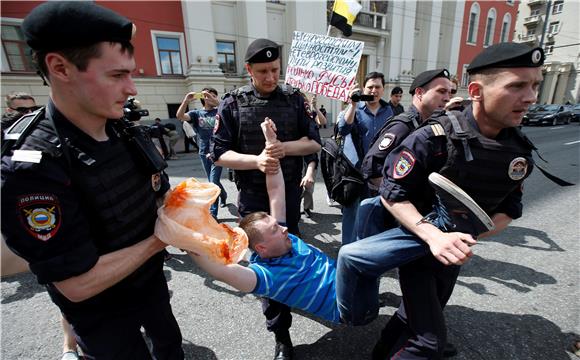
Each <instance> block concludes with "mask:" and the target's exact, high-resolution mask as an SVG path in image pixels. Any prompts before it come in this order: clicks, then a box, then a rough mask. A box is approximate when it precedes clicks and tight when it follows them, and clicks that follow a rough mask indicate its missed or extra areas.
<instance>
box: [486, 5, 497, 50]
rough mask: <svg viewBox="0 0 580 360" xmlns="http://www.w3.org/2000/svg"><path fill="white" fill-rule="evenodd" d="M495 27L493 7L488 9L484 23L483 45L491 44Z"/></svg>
mask: <svg viewBox="0 0 580 360" xmlns="http://www.w3.org/2000/svg"><path fill="white" fill-rule="evenodd" d="M494 29H495V9H494V8H491V9H489V11H488V13H487V22H486V24H485V40H483V46H490V45H491V44H493V33H494Z"/></svg>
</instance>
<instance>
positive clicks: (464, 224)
mask: <svg viewBox="0 0 580 360" xmlns="http://www.w3.org/2000/svg"><path fill="white" fill-rule="evenodd" d="M429 183H431V186H432V187H433V188H434V189H435V192H436V193H437V197H438V199H439V202H440V205H441V206H442V207H443V208H444V209H445V211H447V213H448V215H449V217H450V218H451V219H450V220H451V223H452V227H451V228H450V230H453V231H459V232H463V233H466V234H471V235H473V236H477V235H479V234H481V233H484V232H487V231H490V230H493V229H494V227H495V226H494V224H493V221H492V220H491V219H490V218H489V216H488V215H487V214H486V213H485V211H483V209H482V208H480V207H479V205H477V203H476V202H475V201H474V200H473V199H472V198H471V197H470V196H469V195H467V193H466V192H465V191H463V190H461V188H460V187H459V186H457V185H455V184H454V183H453V182H451V181H450V180H449V179H447V178H446V177H444V176H442V175H440V174H438V173H435V172H434V173H431V174H430V175H429Z"/></svg>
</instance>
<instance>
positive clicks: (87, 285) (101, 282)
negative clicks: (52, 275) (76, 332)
mask: <svg viewBox="0 0 580 360" xmlns="http://www.w3.org/2000/svg"><path fill="white" fill-rule="evenodd" d="M165 246H167V245H166V244H164V243H163V242H161V240H159V239H158V238H157V237H155V236H153V235H152V236H150V237H148V238H147V239H145V240H143V241H141V242H138V243H137V244H135V245H132V246H129V247H126V248H124V249H121V250H117V251H113V252H111V253H108V254H105V255H102V256H100V257H99V260H98V261H97V263H96V264H95V266H93V267H92V268H91V269H90V270H89V271H87V272H86V273H84V274H81V275H78V276H74V277H72V278H69V279H66V280H63V281H58V282H55V283H54V286H56V288H57V289H58V290H59V291H60V292H61V293H62V294H63V295H64V296H65V297H66V298H67V299H69V300H70V301H72V302H80V301H84V300H87V299H89V298H91V297H93V296H95V295H97V294H99V293H101V292H102V291H104V290H106V289H108V288H110V287H111V286H113V285H115V284H117V283H118V282H119V281H121V280H123V279H124V278H126V277H127V276H129V275H130V274H131V273H133V272H134V271H135V270H137V268H139V267H140V266H141V265H143V264H144V263H145V262H146V261H147V260H148V259H149V258H150V257H152V256H153V255H155V254H157V253H158V252H159V251H161V250H163V249H164V248H165Z"/></svg>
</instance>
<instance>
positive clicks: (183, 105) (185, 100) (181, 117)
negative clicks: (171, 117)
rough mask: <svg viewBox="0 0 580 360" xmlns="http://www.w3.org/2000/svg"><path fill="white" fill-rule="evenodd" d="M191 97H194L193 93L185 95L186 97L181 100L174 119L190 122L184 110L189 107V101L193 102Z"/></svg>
mask: <svg viewBox="0 0 580 360" xmlns="http://www.w3.org/2000/svg"><path fill="white" fill-rule="evenodd" d="M193 95H195V93H194V92H190V93H187V95H185V97H184V98H183V101H182V102H181V105H179V109H177V113H176V114H175V117H176V118H178V119H179V120H181V121H190V120H191V118H190V117H189V115H188V114H187V113H186V112H185V108H187V105H189V103H190V102H191V100H193Z"/></svg>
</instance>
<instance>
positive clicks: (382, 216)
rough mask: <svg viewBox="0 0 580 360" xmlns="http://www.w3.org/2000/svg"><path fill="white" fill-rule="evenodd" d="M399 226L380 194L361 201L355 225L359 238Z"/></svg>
mask: <svg viewBox="0 0 580 360" xmlns="http://www.w3.org/2000/svg"><path fill="white" fill-rule="evenodd" d="M397 226H398V223H397V222H396V221H395V218H394V217H393V215H391V213H390V212H389V211H388V210H387V209H385V207H384V206H383V204H382V203H381V196H380V195H379V196H374V197H372V198H368V199H364V200H363V201H361V202H360V205H359V207H358V211H357V213H356V221H355V225H354V227H355V231H356V239H357V240H360V239H364V238H367V237H369V236H373V235H376V234H378V233H382V232H383V231H385V230H388V229H392V228H394V227H397Z"/></svg>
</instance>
